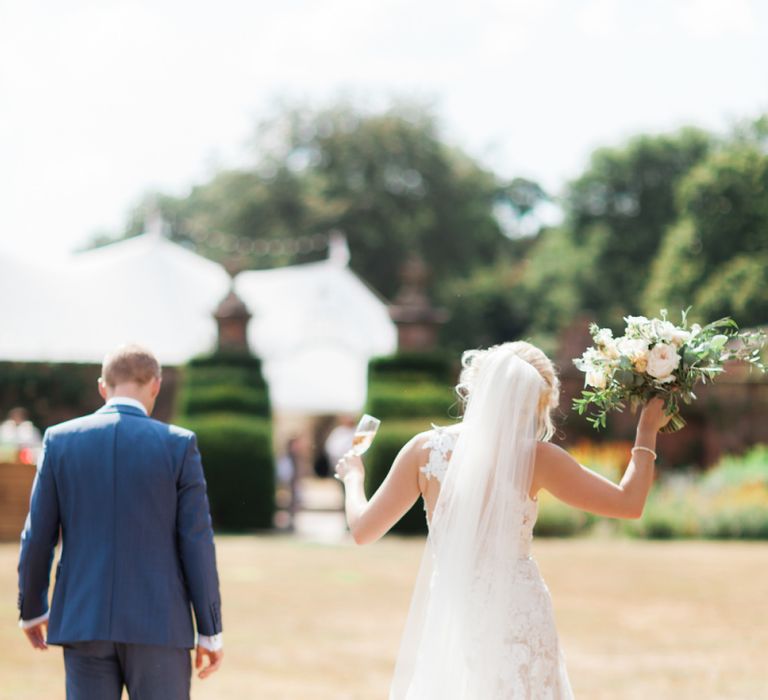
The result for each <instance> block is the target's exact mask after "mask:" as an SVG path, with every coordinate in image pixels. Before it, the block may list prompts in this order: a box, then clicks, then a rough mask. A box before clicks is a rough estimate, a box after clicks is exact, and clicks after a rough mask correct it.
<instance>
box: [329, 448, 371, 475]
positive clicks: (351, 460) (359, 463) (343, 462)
mask: <svg viewBox="0 0 768 700" xmlns="http://www.w3.org/2000/svg"><path fill="white" fill-rule="evenodd" d="M352 474H356V475H357V476H359V477H360V478H361V479H363V478H365V466H364V465H363V460H362V459H360V455H358V454H357V453H356V452H355V450H354V449H352V450H350V451H349V452H347V453H346V454H345V455H344V456H343V457H342V458H341V459H340V460H339V461H338V462H337V463H336V474H335V476H336V478H337V479H338V480H339V481H344V480H345V479H346V478H347V477H348V476H350V475H352Z"/></svg>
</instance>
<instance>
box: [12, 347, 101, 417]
mask: <svg viewBox="0 0 768 700" xmlns="http://www.w3.org/2000/svg"><path fill="white" fill-rule="evenodd" d="M99 373H100V368H99V367H97V366H95V365H85V364H75V363H62V364H59V363H48V362H0V416H1V417H2V418H4V417H5V415H6V414H7V413H8V411H9V410H10V409H11V408H13V407H15V406H22V407H24V408H25V409H27V411H29V415H30V419H31V420H32V422H33V423H34V424H35V425H37V426H39V427H40V428H42V429H45V428H47V427H49V426H50V425H53V424H54V423H58V422H60V421H62V420H67V419H69V418H74V417H75V416H79V415H83V414H85V413H90V412H92V411H95V410H96V409H97V408H99V406H100V405H101V404H102V401H101V398H100V397H99V394H98V392H97V391H96V380H97V379H98V377H99Z"/></svg>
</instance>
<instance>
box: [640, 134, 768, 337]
mask: <svg viewBox="0 0 768 700" xmlns="http://www.w3.org/2000/svg"><path fill="white" fill-rule="evenodd" d="M679 202H680V210H681V220H680V222H679V223H678V224H676V225H675V226H673V227H672V228H671V229H670V230H669V231H668V233H667V236H666V238H665V240H664V244H663V246H662V250H661V254H660V255H659V257H658V259H657V260H656V262H655V264H654V266H653V271H652V274H651V277H650V280H649V283H648V287H647V290H646V295H645V296H646V308H647V309H648V310H649V311H651V310H652V309H654V308H655V309H658V307H660V306H668V307H670V308H676V307H677V306H681V307H685V306H688V305H689V304H692V305H693V306H694V314H695V315H696V316H697V317H701V318H703V317H708V316H709V315H710V314H712V315H726V314H728V315H733V316H735V317H736V319H737V320H738V321H739V322H740V323H741V324H747V325H751V324H763V323H766V322H768V314H767V313H766V307H767V306H768V302H767V298H768V297H766V294H767V292H766V290H767V289H768V287H767V286H766V284H765V280H766V272H765V270H766V262H767V261H768V156H766V155H765V154H764V153H763V152H762V151H761V150H759V149H758V148H757V147H755V146H752V145H749V144H743V143H736V144H734V145H732V146H730V147H727V148H724V149H723V150H721V151H720V152H718V153H715V154H713V155H712V156H711V157H710V158H708V159H707V160H706V161H705V162H703V163H701V164H700V165H699V166H698V167H697V168H695V169H694V170H693V171H692V172H691V173H690V175H689V176H688V177H687V178H686V179H685V181H684V182H683V183H682V185H681V187H680V192H679Z"/></svg>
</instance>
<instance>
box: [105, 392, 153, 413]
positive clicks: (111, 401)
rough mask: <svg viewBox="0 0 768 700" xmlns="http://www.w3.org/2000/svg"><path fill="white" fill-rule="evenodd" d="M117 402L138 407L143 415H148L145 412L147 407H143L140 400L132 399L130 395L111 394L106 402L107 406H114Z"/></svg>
mask: <svg viewBox="0 0 768 700" xmlns="http://www.w3.org/2000/svg"><path fill="white" fill-rule="evenodd" d="M117 404H120V405H122V406H133V408H138V409H140V410H141V412H142V413H143V414H144V415H145V416H146V415H149V414H148V413H147V409H146V408H144V404H143V403H141V401H137V400H136V399H132V398H131V397H130V396H113V397H112V398H111V399H109V400H108V401H107V403H106V405H107V406H115V405H117Z"/></svg>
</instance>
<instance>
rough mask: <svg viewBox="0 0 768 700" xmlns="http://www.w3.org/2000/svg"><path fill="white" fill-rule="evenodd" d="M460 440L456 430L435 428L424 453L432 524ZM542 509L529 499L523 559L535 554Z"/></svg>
mask: <svg viewBox="0 0 768 700" xmlns="http://www.w3.org/2000/svg"><path fill="white" fill-rule="evenodd" d="M458 437H459V431H458V430H457V429H456V428H446V427H441V426H435V427H434V428H433V429H432V430H431V431H430V434H429V436H428V437H427V440H426V441H425V443H424V449H425V450H428V453H427V462H426V464H425V465H424V466H423V467H421V468H420V470H419V471H420V472H421V473H422V474H423V475H424V478H425V482H426V483H425V484H424V486H423V488H422V496H423V498H424V509H425V510H426V512H427V519H428V520H429V519H430V517H431V513H432V511H433V510H434V506H435V502H436V501H437V495H438V494H439V490H440V484H442V483H443V479H445V475H446V474H447V473H448V467H449V465H450V461H451V455H452V454H453V449H454V447H456V440H458ZM538 506H539V503H538V501H536V500H533V499H532V498H529V497H526V499H525V503H524V504H523V507H524V511H523V526H522V528H521V529H520V552H521V555H522V557H523V558H526V557H529V556H530V554H531V542H532V541H533V528H534V525H535V524H536V517H537V515H538V511H539V508H538Z"/></svg>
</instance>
